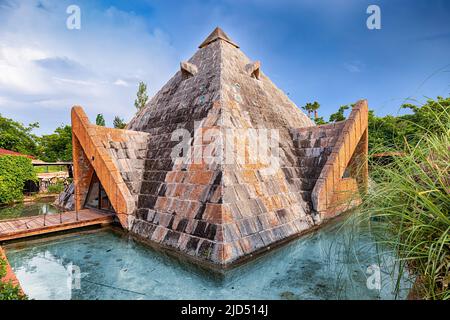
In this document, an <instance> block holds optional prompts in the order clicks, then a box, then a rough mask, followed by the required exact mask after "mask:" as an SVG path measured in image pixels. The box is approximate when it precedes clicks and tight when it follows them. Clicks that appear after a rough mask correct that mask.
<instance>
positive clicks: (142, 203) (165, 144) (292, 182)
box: [72, 28, 367, 267]
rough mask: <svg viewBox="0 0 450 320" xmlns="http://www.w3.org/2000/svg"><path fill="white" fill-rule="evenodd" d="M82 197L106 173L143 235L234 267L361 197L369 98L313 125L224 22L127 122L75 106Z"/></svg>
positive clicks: (117, 202) (114, 203) (125, 221)
mask: <svg viewBox="0 0 450 320" xmlns="http://www.w3.org/2000/svg"><path fill="white" fill-rule="evenodd" d="M72 123H73V137H74V138H73V139H74V143H73V145H74V167H75V168H74V169H75V170H74V177H75V198H76V200H75V204H76V207H77V208H82V207H83V206H85V205H86V201H87V199H88V198H89V194H90V191H89V190H90V188H92V179H93V176H95V179H98V181H99V182H100V184H101V185H102V188H103V190H104V191H105V194H106V195H107V197H108V201H109V202H110V203H111V207H112V208H113V209H114V211H115V212H116V214H117V217H118V220H119V221H120V223H121V224H122V226H123V227H124V228H125V229H127V230H129V231H130V232H131V233H133V234H135V235H137V236H138V237H139V238H141V239H143V240H146V241H149V242H151V243H153V244H158V245H161V246H163V247H165V248H168V249H171V250H174V251H176V252H179V253H181V254H184V255H185V256H187V257H190V258H192V259H194V260H197V261H200V262H206V263H208V264H212V265H214V266H219V267H227V266H230V265H232V264H233V263H236V262H238V261H242V260H244V259H246V258H248V257H252V256H254V255H255V254H257V253H259V252H264V251H266V250H267V249H268V248H271V247H273V246H274V245H277V244H279V243H282V242H284V241H286V240H289V239H292V238H293V237H296V236H298V235H300V234H302V233H304V232H307V231H309V230H311V229H313V228H314V227H315V226H317V225H319V224H321V223H322V222H323V221H324V220H326V219H328V218H330V217H333V216H335V215H337V214H339V213H340V212H342V211H345V210H348V209H349V208H350V207H352V206H354V205H355V204H357V202H358V200H359V195H360V194H361V193H363V192H364V191H365V188H366V184H367V162H366V159H365V155H367V103H366V101H364V100H363V101H359V102H358V103H357V104H356V106H355V107H354V108H353V110H352V113H351V115H350V117H349V119H348V120H346V121H343V122H339V123H333V124H329V125H324V126H315V125H314V122H313V121H312V120H311V119H309V118H308V117H307V116H306V115H305V114H304V113H303V112H302V111H301V110H300V109H299V108H298V107H297V106H296V105H295V104H294V103H293V102H292V101H291V100H290V99H289V98H288V97H287V95H286V94H284V93H283V92H282V91H281V90H280V89H278V88H277V87H276V86H275V85H274V84H273V83H272V82H271V81H270V79H269V78H268V77H267V76H266V75H265V74H264V73H263V72H262V70H261V63H260V62H258V61H256V62H254V61H251V60H250V59H249V58H248V57H246V56H245V54H244V53H243V52H242V51H241V50H240V49H239V46H238V45H237V44H236V43H235V42H234V41H233V40H231V38H229V37H228V36H227V35H226V34H225V33H224V32H223V31H222V30H221V29H220V28H216V29H215V30H214V31H213V32H212V33H211V34H210V35H209V36H208V37H207V38H206V39H205V41H203V43H202V44H201V45H200V46H199V49H198V51H197V52H196V53H195V54H194V56H193V57H192V58H190V59H189V60H188V61H185V62H182V63H181V64H180V70H179V71H178V72H177V73H176V74H175V75H174V76H173V77H172V78H171V79H170V80H169V81H168V82H167V84H166V85H165V86H163V88H162V89H161V90H160V91H159V92H158V93H157V94H156V95H155V96H154V97H153V98H152V99H151V100H150V101H149V102H148V104H147V105H146V106H145V107H144V108H143V109H142V110H140V112H139V113H138V114H137V115H136V116H135V117H134V118H133V119H132V120H131V121H130V122H129V124H128V125H127V127H126V129H125V130H118V129H108V128H104V127H97V126H95V125H93V124H91V123H90V122H89V120H88V119H87V117H86V115H85V114H84V112H83V110H82V108H81V107H74V108H73V109H72Z"/></svg>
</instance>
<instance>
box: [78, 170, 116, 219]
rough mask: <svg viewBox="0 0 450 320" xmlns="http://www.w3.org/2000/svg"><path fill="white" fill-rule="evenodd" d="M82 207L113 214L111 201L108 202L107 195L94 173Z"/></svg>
mask: <svg viewBox="0 0 450 320" xmlns="http://www.w3.org/2000/svg"><path fill="white" fill-rule="evenodd" d="M84 206H85V207H88V208H93V209H98V210H104V211H111V212H114V208H113V207H112V205H111V201H109V198H108V195H107V194H106V191H105V189H103V186H102V184H101V183H100V180H99V179H98V177H97V175H96V174H95V172H94V174H93V176H92V180H91V185H90V187H89V192H88V195H87V197H86V202H85V205H84Z"/></svg>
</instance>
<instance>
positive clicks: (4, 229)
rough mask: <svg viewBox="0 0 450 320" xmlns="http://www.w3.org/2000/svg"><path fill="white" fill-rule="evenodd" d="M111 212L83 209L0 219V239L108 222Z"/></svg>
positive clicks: (110, 219)
mask: <svg viewBox="0 0 450 320" xmlns="http://www.w3.org/2000/svg"><path fill="white" fill-rule="evenodd" d="M113 219H114V214H113V213H104V212H100V211H96V210H90V209H83V210H80V211H79V212H78V217H77V213H76V212H75V211H70V212H62V213H54V214H47V215H40V216H33V217H23V218H17V219H9V220H0V241H6V240H13V239H19V238H25V237H31V236H36V235H41V234H46V233H52V232H58V231H63V230H69V229H76V228H81V227H86V226H92V225H100V224H109V223H112V222H113Z"/></svg>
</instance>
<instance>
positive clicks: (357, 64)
mask: <svg viewBox="0 0 450 320" xmlns="http://www.w3.org/2000/svg"><path fill="white" fill-rule="evenodd" d="M344 68H345V69H346V70H347V71H348V72H351V73H358V72H362V71H363V70H364V68H365V65H364V63H362V62H361V61H351V62H345V63H344Z"/></svg>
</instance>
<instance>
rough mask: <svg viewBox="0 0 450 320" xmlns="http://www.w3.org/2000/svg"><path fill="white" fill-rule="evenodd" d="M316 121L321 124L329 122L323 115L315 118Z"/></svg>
mask: <svg viewBox="0 0 450 320" xmlns="http://www.w3.org/2000/svg"><path fill="white" fill-rule="evenodd" d="M314 122H315V123H316V124H317V125H318V126H319V125H321V124H327V122H326V121H325V120H323V117H317V118H315V119H314Z"/></svg>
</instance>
